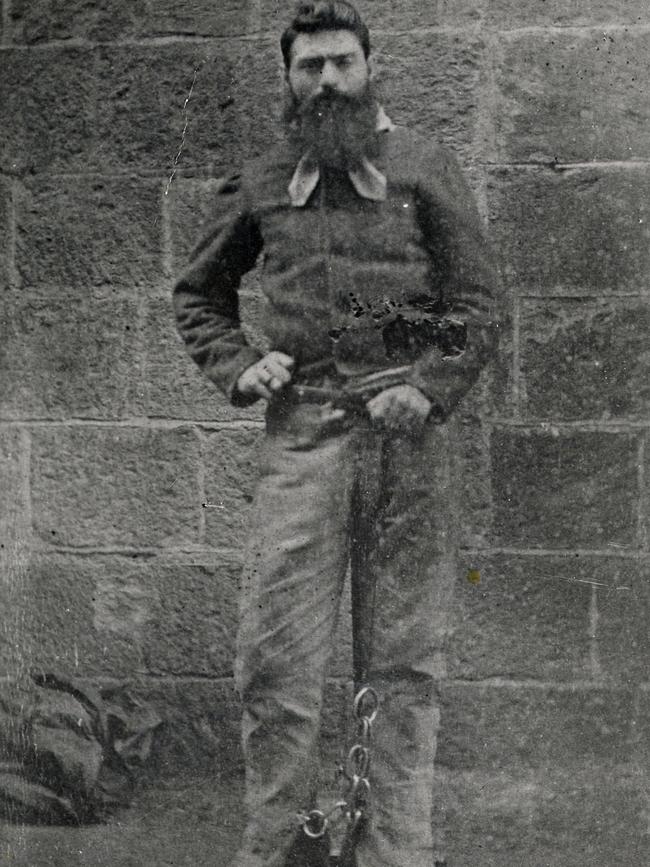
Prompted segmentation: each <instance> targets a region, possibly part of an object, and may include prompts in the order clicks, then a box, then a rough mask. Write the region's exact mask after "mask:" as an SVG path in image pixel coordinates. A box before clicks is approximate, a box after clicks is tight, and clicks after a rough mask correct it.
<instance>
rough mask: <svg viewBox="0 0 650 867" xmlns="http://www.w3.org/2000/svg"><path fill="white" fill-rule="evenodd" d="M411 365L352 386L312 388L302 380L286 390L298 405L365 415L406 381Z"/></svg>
mask: <svg viewBox="0 0 650 867" xmlns="http://www.w3.org/2000/svg"><path fill="white" fill-rule="evenodd" d="M410 369H411V368H410V366H409V365H406V366H404V367H394V368H390V369H389V370H380V371H378V372H377V373H371V374H368V375H366V376H364V377H362V378H360V379H359V380H357V381H355V382H354V383H351V382H350V381H349V380H348V381H347V382H345V384H344V383H343V382H341V384H339V383H337V382H336V381H335V382H334V383H333V384H331V385H330V384H329V383H327V384H326V385H310V384H308V383H303V382H301V381H300V377H299V378H298V381H297V382H292V383H290V384H289V385H288V386H287V387H286V388H285V389H284V390H283V394H285V395H286V397H287V398H288V400H289V401H292V402H295V403H315V404H325V403H331V404H332V405H333V406H334V407H336V408H340V409H347V410H350V411H356V412H365V409H366V404H367V403H368V401H369V400H372V398H373V397H375V396H376V395H377V394H379V393H380V392H381V391H384V390H385V389H386V388H390V387H391V386H393V385H399V384H401V383H403V382H404V380H405V378H406V374H407V373H408V372H409V371H410Z"/></svg>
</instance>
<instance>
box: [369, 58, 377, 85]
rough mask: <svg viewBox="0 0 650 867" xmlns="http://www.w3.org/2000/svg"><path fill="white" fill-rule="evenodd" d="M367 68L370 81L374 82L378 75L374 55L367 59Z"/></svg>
mask: <svg viewBox="0 0 650 867" xmlns="http://www.w3.org/2000/svg"><path fill="white" fill-rule="evenodd" d="M366 66H367V67H368V79H369V80H370V81H374V78H375V76H376V75H377V69H376V67H375V61H374V58H373V57H372V55H371V56H370V57H368V58H366Z"/></svg>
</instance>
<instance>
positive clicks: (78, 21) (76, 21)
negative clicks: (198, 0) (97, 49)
mask: <svg viewBox="0 0 650 867" xmlns="http://www.w3.org/2000/svg"><path fill="white" fill-rule="evenodd" d="M146 10H147V6H146V2H145V0H135V2H133V0H130V2H129V0H103V2H98V3H89V2H88V0H72V2H70V0H66V2H61V0H36V2H28V0H12V4H11V11H10V23H11V32H12V39H13V41H14V42H20V43H27V44H30V45H31V44H33V43H36V42H44V41H48V40H53V39H91V40H97V41H106V40H111V39H118V38H119V37H133V36H137V35H139V34H140V32H141V31H142V25H143V21H144V18H145V15H146Z"/></svg>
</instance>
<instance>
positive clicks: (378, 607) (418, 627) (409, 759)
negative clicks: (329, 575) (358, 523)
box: [353, 427, 455, 867]
mask: <svg viewBox="0 0 650 867" xmlns="http://www.w3.org/2000/svg"><path fill="white" fill-rule="evenodd" d="M376 472H377V473H378V475H379V477H380V484H379V485H372V484H371V485H368V486H367V491H368V492H370V493H371V494H372V493H373V491H377V492H378V494H379V496H378V499H377V500H376V501H375V507H374V509H373V508H372V507H371V506H366V508H365V509H363V510H359V513H360V514H363V515H364V516H365V518H364V520H365V522H366V523H365V526H364V527H363V528H362V529H361V530H360V531H359V530H357V532H355V534H354V536H353V538H354V540H355V547H356V546H357V544H358V545H360V547H361V548H362V549H363V548H365V549H366V550H365V551H363V550H362V551H361V553H360V555H358V556H356V557H353V563H355V570H354V574H353V582H354V583H355V584H356V586H357V590H356V592H355V593H354V602H355V606H356V608H357V610H356V613H355V626H356V629H357V634H356V635H355V648H356V650H357V653H356V654H355V656H356V660H355V661H356V664H357V668H358V669H359V668H361V669H363V670H362V671H361V672H360V675H361V679H362V680H363V681H365V682H368V683H370V684H371V685H372V686H373V687H375V689H376V690H377V691H378V693H379V695H380V707H379V713H378V716H377V719H376V722H375V724H374V727H373V728H374V730H373V739H372V745H371V750H372V765H371V770H370V777H371V782H372V800H371V813H370V822H369V823H368V825H367V827H366V829H365V832H364V834H363V835H362V837H361V839H360V842H359V845H358V847H357V853H356V855H357V863H358V865H359V867H431V865H432V863H433V841H432V831H431V809H432V796H433V762H434V757H435V750H436V735H437V730H438V723H439V712H438V708H437V701H436V689H435V674H436V658H437V657H438V655H439V653H440V648H441V645H442V643H443V638H444V634H445V631H446V628H447V613H448V604H447V599H448V597H449V594H450V590H451V586H452V582H453V576H454V571H455V568H454V551H455V540H454V538H453V534H452V530H453V527H452V522H453V520H454V513H455V510H454V509H453V507H452V496H451V494H452V492H451V475H450V472H449V466H448V462H447V443H446V433H445V430H444V429H441V428H435V427H432V428H430V429H427V431H426V433H425V435H424V437H423V439H422V440H419V441H418V442H413V441H410V440H407V439H396V440H393V441H388V442H386V443H385V446H384V453H383V459H382V461H381V466H380V467H379V468H378V469H377V470H376ZM362 493H363V492H362ZM355 561H356V562H355ZM360 588H362V589H360Z"/></svg>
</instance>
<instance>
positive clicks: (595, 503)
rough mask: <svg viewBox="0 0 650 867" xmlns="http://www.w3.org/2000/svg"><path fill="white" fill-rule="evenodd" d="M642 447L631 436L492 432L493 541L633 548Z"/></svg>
mask: <svg viewBox="0 0 650 867" xmlns="http://www.w3.org/2000/svg"><path fill="white" fill-rule="evenodd" d="M637 449H638V442H637V437H636V436H634V435H631V434H623V433H620V434H618V433H598V432H581V431H576V432H567V433H559V431H557V430H556V429H553V428H550V430H548V431H508V430H497V431H494V432H493V434H492V438H491V455H492V491H493V497H494V508H495V535H496V538H497V539H498V540H499V541H500V542H501V543H503V544H507V545H532V546H546V547H551V548H570V547H585V546H593V547H596V548H600V547H605V546H607V545H622V546H634V545H635V544H636V535H637V531H636V514H637V509H638V499H639V482H638V478H637V474H638V470H637Z"/></svg>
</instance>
